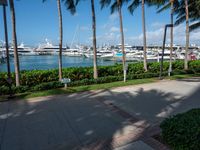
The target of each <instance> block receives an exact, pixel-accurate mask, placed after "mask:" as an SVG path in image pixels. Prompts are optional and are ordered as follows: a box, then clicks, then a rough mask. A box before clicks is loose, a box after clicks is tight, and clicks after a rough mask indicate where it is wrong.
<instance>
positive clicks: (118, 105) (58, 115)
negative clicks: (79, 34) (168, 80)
mask: <svg viewBox="0 0 200 150" xmlns="http://www.w3.org/2000/svg"><path fill="white" fill-rule="evenodd" d="M199 97H200V87H198V88H197V89H196V90H195V91H193V92H192V93H191V95H188V96H187V97H178V95H176V94H174V93H173V92H172V93H165V92H163V91H160V90H154V89H153V90H144V89H143V88H140V89H138V90H136V91H133V92H114V91H112V90H99V91H88V92H83V93H74V94H68V95H57V96H48V97H41V98H33V99H31V100H20V101H13V102H12V101H11V102H5V103H1V104H0V150H12V149H15V150H27V149H28V150H36V149H37V150H54V149H58V150H76V149H77V150H79V149H80V150H87V149H88V150H89V149H91V150H94V149H95V150H107V149H114V148H115V147H118V146H122V145H125V144H127V143H130V142H132V141H135V140H138V139H141V138H142V137H143V136H144V133H145V132H146V130H147V129H148V128H149V127H150V126H151V125H155V124H158V123H160V122H161V121H162V120H163V119H164V118H165V117H168V116H170V115H173V114H176V113H179V112H183V111H186V110H189V109H191V108H196V107H200V100H199ZM134 118H135V119H134Z"/></svg>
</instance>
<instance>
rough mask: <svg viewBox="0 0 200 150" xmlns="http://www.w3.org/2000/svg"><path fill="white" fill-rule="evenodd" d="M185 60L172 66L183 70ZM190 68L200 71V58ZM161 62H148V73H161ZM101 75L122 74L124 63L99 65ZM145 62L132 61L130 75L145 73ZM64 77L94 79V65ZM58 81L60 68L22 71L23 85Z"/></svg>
mask: <svg viewBox="0 0 200 150" xmlns="http://www.w3.org/2000/svg"><path fill="white" fill-rule="evenodd" d="M168 67H169V63H168V62H164V65H163V69H164V72H165V71H168ZM183 67H184V62H183V61H175V62H173V64H172V68H173V70H175V71H180V70H183ZM189 68H190V70H192V71H193V72H200V60H198V61H191V62H189ZM159 71H160V63H157V62H152V63H148V73H159ZM98 73H99V77H100V78H101V77H107V76H122V75H123V71H122V65H121V64H116V65H113V66H100V67H98ZM143 73H145V70H144V69H143V63H132V64H129V66H128V75H137V74H143ZM6 78H7V74H6V73H4V72H1V73H0V86H8V84H7V81H6ZM63 78H70V79H71V80H72V81H81V80H87V79H93V67H71V68H64V69H63ZM12 80H13V84H14V83H15V82H14V81H15V75H14V73H12ZM54 81H58V70H57V69H52V70H32V71H21V80H20V82H21V85H22V86H29V87H33V86H36V85H39V84H41V83H47V82H54Z"/></svg>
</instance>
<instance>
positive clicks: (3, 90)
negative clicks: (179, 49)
mask: <svg viewBox="0 0 200 150" xmlns="http://www.w3.org/2000/svg"><path fill="white" fill-rule="evenodd" d="M163 75H167V72H165V73H163ZM158 76H159V73H143V74H135V75H128V76H127V80H133V79H143V78H152V77H158ZM123 78H124V77H123V76H121V75H120V76H107V77H100V78H98V79H84V80H78V81H73V82H71V83H69V84H68V86H69V87H74V86H83V85H92V84H102V83H110V82H115V81H122V80H123ZM61 87H64V84H62V83H61V82H59V81H53V82H45V83H41V84H38V85H35V86H31V87H29V86H19V87H15V86H12V92H13V93H15V94H16V93H24V92H34V91H42V90H50V89H56V88H61ZM6 94H9V88H8V86H1V87H0V95H6Z"/></svg>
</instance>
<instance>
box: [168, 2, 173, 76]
mask: <svg viewBox="0 0 200 150" xmlns="http://www.w3.org/2000/svg"><path fill="white" fill-rule="evenodd" d="M170 2H171V24H174V0H170ZM173 32H174V27H171V32H170V39H171V43H170V61H169V72H168V75H169V76H170V75H171V72H172V52H173V43H174V33H173Z"/></svg>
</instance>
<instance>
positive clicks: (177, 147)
mask: <svg viewBox="0 0 200 150" xmlns="http://www.w3.org/2000/svg"><path fill="white" fill-rule="evenodd" d="M160 127H161V129H162V137H163V139H164V140H165V141H166V142H167V143H168V144H169V145H170V146H171V148H172V149H174V150H199V149H200V109H193V110H190V111H188V112H186V113H183V114H178V115H176V116H174V117H171V118H168V119H166V120H165V121H163V122H162V123H161V125H160Z"/></svg>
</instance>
